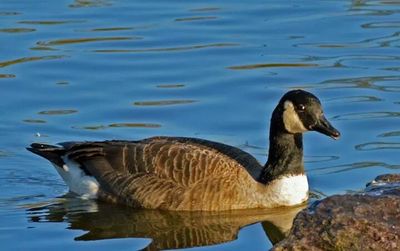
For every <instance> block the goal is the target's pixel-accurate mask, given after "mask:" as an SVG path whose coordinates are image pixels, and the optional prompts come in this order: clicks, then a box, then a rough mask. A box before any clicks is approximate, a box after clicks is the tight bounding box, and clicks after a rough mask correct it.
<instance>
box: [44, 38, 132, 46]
mask: <svg viewBox="0 0 400 251" xmlns="http://www.w3.org/2000/svg"><path fill="white" fill-rule="evenodd" d="M133 39H140V37H90V38H71V39H58V40H52V41H39V42H37V45H39V46H53V45H65V44H80V43H91V42H105V41H123V40H133Z"/></svg>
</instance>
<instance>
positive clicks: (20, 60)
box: [0, 55, 65, 68]
mask: <svg viewBox="0 0 400 251" xmlns="http://www.w3.org/2000/svg"><path fill="white" fill-rule="evenodd" d="M64 57H65V56H64V55H53V56H42V57H23V58H18V59H14V60H9V61H3V62H0V68H2V67H6V66H10V65H13V64H21V63H26V62H32V61H41V60H53V59H61V58H64Z"/></svg>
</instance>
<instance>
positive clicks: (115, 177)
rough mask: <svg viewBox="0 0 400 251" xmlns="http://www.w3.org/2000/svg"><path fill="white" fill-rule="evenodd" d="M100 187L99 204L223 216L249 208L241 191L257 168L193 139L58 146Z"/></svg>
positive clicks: (239, 155)
mask: <svg viewBox="0 0 400 251" xmlns="http://www.w3.org/2000/svg"><path fill="white" fill-rule="evenodd" d="M61 145H62V146H63V147H64V149H65V154H66V156H68V159H69V160H72V161H74V162H77V163H78V164H79V165H80V166H81V167H82V169H84V170H85V172H86V173H88V174H90V175H93V176H94V177H95V178H96V180H97V181H98V182H99V183H100V190H99V193H98V196H99V198H100V199H103V200H107V201H113V202H119V203H123V204H128V205H131V206H134V207H144V208H160V209H175V210H226V209H237V208H249V207H250V206H251V207H254V205H253V206H252V205H250V204H249V203H248V198H249V196H251V195H250V194H249V193H250V191H247V190H246V188H248V187H249V186H250V185H254V184H255V183H257V182H256V178H257V177H258V176H259V175H260V173H261V170H262V167H261V165H260V164H259V163H258V161H257V160H256V159H255V158H254V157H252V156H251V155H250V154H248V153H246V152H244V151H242V150H240V149H238V148H235V147H231V146H228V145H225V144H221V143H217V142H212V141H208V140H203V139H195V138H176V137H155V138H149V139H145V140H141V141H104V142H86V143H85V142H82V143H73V142H67V143H61Z"/></svg>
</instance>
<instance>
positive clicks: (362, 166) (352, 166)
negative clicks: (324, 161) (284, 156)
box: [308, 161, 400, 174]
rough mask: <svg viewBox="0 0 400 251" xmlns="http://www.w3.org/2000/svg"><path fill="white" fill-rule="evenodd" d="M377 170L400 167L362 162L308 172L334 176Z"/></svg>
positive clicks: (398, 166) (397, 167) (374, 162)
mask: <svg viewBox="0 0 400 251" xmlns="http://www.w3.org/2000/svg"><path fill="white" fill-rule="evenodd" d="M371 167H373V168H375V167H384V168H388V169H399V168H400V165H391V164H387V163H384V162H377V161H362V162H355V163H350V164H343V165H335V166H329V167H322V168H315V169H312V170H309V171H308V172H321V171H326V172H325V173H326V174H334V173H342V172H347V171H352V170H356V169H365V168H371Z"/></svg>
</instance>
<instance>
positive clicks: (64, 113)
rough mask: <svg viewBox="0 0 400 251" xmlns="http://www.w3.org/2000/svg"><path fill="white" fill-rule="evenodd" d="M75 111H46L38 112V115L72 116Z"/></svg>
mask: <svg viewBox="0 0 400 251" xmlns="http://www.w3.org/2000/svg"><path fill="white" fill-rule="evenodd" d="M77 112H78V111H77V110H74V109H61V110H46V111H40V112H38V114H40V115H68V114H73V113H77Z"/></svg>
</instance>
